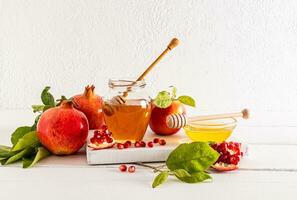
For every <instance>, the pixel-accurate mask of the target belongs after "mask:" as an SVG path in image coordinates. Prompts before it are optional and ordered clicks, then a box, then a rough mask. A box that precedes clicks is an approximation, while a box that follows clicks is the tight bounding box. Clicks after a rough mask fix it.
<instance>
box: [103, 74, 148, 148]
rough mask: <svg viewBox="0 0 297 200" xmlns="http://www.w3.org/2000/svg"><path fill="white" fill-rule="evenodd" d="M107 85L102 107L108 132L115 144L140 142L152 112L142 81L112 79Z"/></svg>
mask: <svg viewBox="0 0 297 200" xmlns="http://www.w3.org/2000/svg"><path fill="white" fill-rule="evenodd" d="M108 85H109V88H110V92H109V96H108V97H107V98H106V99H105V100H104V105H103V115H104V120H105V123H106V125H107V127H108V130H109V131H110V132H111V133H112V136H113V138H114V139H115V140H116V141H117V142H122V141H127V140H130V141H133V142H134V141H139V140H142V138H143V137H144V135H145V132H146V129H147V127H148V123H149V121H150V117H151V110H152V108H151V102H150V101H151V99H150V97H149V96H148V95H147V93H146V91H145V89H144V88H145V85H146V84H145V82H144V80H141V81H131V80H127V79H124V80H123V79H120V80H114V79H112V80H109V83H108Z"/></svg>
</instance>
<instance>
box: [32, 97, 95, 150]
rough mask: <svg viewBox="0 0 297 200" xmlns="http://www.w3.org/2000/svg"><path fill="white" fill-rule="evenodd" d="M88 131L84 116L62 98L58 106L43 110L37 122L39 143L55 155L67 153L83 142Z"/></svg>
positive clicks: (76, 148)
mask: <svg viewBox="0 0 297 200" xmlns="http://www.w3.org/2000/svg"><path fill="white" fill-rule="evenodd" d="M88 131H89V125H88V120H87V118H86V116H85V115H84V114H83V113H82V112H80V111H79V110H77V109H75V108H74V107H73V103H72V102H71V101H69V100H64V101H63V102H62V103H61V105H60V106H58V107H54V108H51V109H48V110H47V111H45V112H44V113H43V114H42V115H41V118H40V119H39V122H38V124H37V132H38V133H37V136H38V138H39V140H40V142H41V144H42V145H43V146H44V147H46V148H47V149H48V150H49V151H50V152H52V153H53V154H55V155H69V154H73V153H75V152H77V151H78V150H80V148H81V147H82V146H83V145H84V144H85V142H86V139H87V136H88Z"/></svg>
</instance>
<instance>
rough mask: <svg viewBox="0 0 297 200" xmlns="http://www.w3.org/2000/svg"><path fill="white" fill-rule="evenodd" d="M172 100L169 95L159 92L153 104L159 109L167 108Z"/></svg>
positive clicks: (165, 92)
mask: <svg viewBox="0 0 297 200" xmlns="http://www.w3.org/2000/svg"><path fill="white" fill-rule="evenodd" d="M171 103H172V99H171V96H170V93H168V92H167V91H161V92H159V94H158V95H157V97H156V98H155V99H154V104H155V105H156V106H157V107H159V108H167V107H169V106H170V105H171Z"/></svg>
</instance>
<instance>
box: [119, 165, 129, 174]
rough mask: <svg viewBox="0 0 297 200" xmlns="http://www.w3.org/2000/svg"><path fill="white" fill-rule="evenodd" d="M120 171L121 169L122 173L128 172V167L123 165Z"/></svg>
mask: <svg viewBox="0 0 297 200" xmlns="http://www.w3.org/2000/svg"><path fill="white" fill-rule="evenodd" d="M119 169H120V171H121V172H125V171H127V166H126V165H124V164H122V165H120V166H119Z"/></svg>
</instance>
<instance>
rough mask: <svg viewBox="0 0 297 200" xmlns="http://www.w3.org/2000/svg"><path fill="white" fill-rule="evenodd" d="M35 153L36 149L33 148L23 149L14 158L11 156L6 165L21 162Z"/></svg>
mask: <svg viewBox="0 0 297 200" xmlns="http://www.w3.org/2000/svg"><path fill="white" fill-rule="evenodd" d="M33 152H34V148H31V147H28V148H26V149H23V150H22V151H20V152H18V153H17V154H15V155H14V156H11V157H10V158H8V159H7V161H6V162H5V163H4V165H7V164H10V163H13V162H16V161H18V160H20V159H21V158H23V157H25V156H28V155H30V154H32V153H33ZM2 161H3V160H2Z"/></svg>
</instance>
